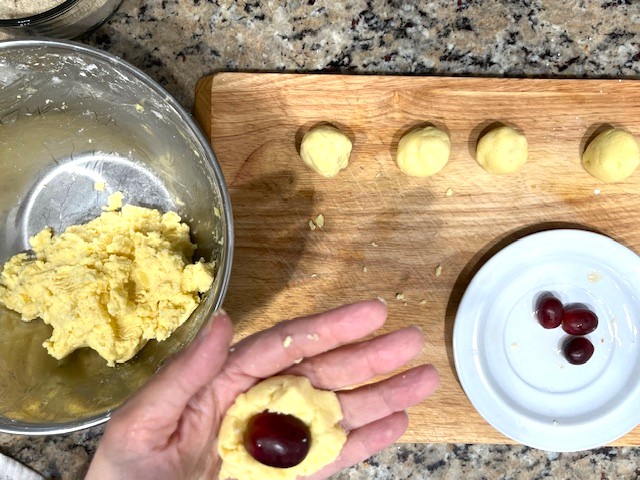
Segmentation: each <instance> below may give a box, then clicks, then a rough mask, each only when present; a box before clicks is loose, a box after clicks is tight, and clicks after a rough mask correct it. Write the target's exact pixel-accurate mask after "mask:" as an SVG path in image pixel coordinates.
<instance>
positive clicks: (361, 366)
mask: <svg viewBox="0 0 640 480" xmlns="http://www.w3.org/2000/svg"><path fill="white" fill-rule="evenodd" d="M386 317H387V308H386V305H385V304H384V303H382V302H380V301H365V302H360V303H356V304H353V305H347V306H344V307H340V308H338V309H335V310H332V311H328V312H325V313H320V314H318V315H312V316H309V317H305V318H300V319H295V320H290V321H286V322H282V323H279V324H277V325H275V326H274V327H272V328H270V329H267V330H264V331H262V332H258V333H256V334H254V335H251V336H249V337H247V338H245V339H244V340H242V341H240V342H239V343H238V344H236V345H235V347H234V348H233V349H231V351H230V349H229V345H230V343H231V340H232V336H233V327H232V324H231V320H230V319H229V317H228V316H227V315H226V314H225V313H224V312H218V313H217V314H216V315H215V316H214V317H213V318H212V319H211V320H210V321H209V323H208V324H207V325H206V326H205V327H203V329H202V331H201V332H200V333H199V335H198V337H197V338H196V339H195V340H194V342H193V343H192V344H191V345H190V346H189V347H188V348H186V349H185V350H184V351H183V352H181V353H179V354H178V355H176V356H175V357H174V358H172V359H171V360H170V361H169V362H167V364H166V365H165V366H164V367H162V368H161V369H160V370H159V371H158V372H157V373H156V375H155V376H154V377H153V378H152V379H151V380H150V381H149V382H148V383H147V384H146V385H145V386H144V387H143V388H142V389H141V390H140V391H139V392H138V393H137V394H136V395H134V396H133V397H132V398H131V399H129V400H128V401H127V402H125V404H124V405H123V406H122V407H120V408H119V409H118V410H116V411H115V412H114V413H113V415H112V417H111V420H110V421H109V423H108V425H107V428H106V430H105V433H104V436H103V437H102V440H101V442H100V444H99V446H98V450H97V451H96V454H95V457H94V459H93V461H92V463H91V466H90V468H89V472H88V474H87V477H86V478H87V480H93V479H99V480H111V479H125V478H127V479H128V478H152V479H154V480H162V479H171V480H173V479H181V480H182V479H217V478H218V472H219V470H220V465H221V459H220V457H219V455H218V453H217V445H216V443H217V435H218V430H219V428H220V424H221V422H222V418H223V417H224V414H225V412H226V411H227V409H228V408H229V407H230V406H231V404H232V403H233V402H234V401H235V399H236V397H237V396H238V395H240V394H241V393H243V392H245V391H246V390H248V389H249V388H251V387H252V386H253V385H255V384H256V383H258V382H259V381H261V380H263V379H265V378H268V377H271V376H274V375H279V374H292V375H303V376H306V377H307V378H309V380H310V381H311V383H312V384H313V386H315V387H316V388H320V389H324V390H335V391H336V393H337V395H338V399H339V400H340V404H341V406H342V411H343V414H344V419H343V421H342V425H343V427H344V428H345V430H347V431H348V432H349V435H348V437H347V442H346V443H345V445H344V447H343V449H342V452H341V454H340V456H339V457H338V459H336V461H335V462H333V463H331V464H330V465H327V466H326V467H325V468H323V469H322V470H321V471H320V472H318V473H316V474H314V475H312V476H311V477H306V478H307V480H320V479H323V478H327V477H328V476H330V475H331V474H333V473H335V472H337V471H338V470H341V469H343V468H345V467H348V466H350V465H354V464H356V463H358V462H360V461H363V460H365V459H367V458H368V457H370V456H371V455H373V454H374V453H376V452H378V451H380V450H382V449H383V448H385V447H387V446H388V445H390V444H392V443H393V442H395V441H396V440H397V439H398V438H399V437H400V436H401V435H402V434H403V433H404V431H405V429H406V428H407V425H408V417H407V415H406V413H405V412H404V410H405V409H406V408H408V407H409V406H411V405H414V404H416V403H419V402H421V401H422V400H424V399H425V398H426V397H428V396H429V395H430V394H431V393H433V391H434V390H435V389H436V387H437V385H438V374H437V372H436V370H435V368H434V367H433V366H431V365H420V366H417V367H414V368H412V369H409V370H407V371H405V372H403V373H402V374H398V375H395V376H393V377H390V378H387V379H385V380H382V381H380V382H377V383H373V384H370V385H365V386H361V387H357V388H354V389H351V390H341V389H344V388H347V387H350V386H352V385H355V384H359V383H361V382H365V381H367V380H369V379H371V378H373V377H375V376H377V375H382V374H385V373H389V372H391V371H393V370H395V369H397V368H399V367H402V366H403V365H405V364H406V363H407V362H408V361H410V360H411V359H412V358H414V357H415V356H417V355H418V354H419V353H420V351H421V350H422V347H423V344H424V340H423V338H422V333H421V332H420V330H419V329H418V328H416V327H407V328H403V329H400V330H397V331H395V332H392V333H389V334H386V335H381V336H378V337H375V338H373V339H371V340H366V341H360V342H358V343H354V342H356V341H357V340H361V339H362V338H363V337H365V336H367V335H369V334H370V333H372V332H374V331H375V330H377V329H378V328H379V327H381V326H382V325H383V324H384V322H385V320H386ZM313 333H316V334H317V336H314V335H312V334H313ZM287 337H291V338H292V339H293V342H292V343H291V345H290V346H289V347H288V348H285V346H284V340H285V338H287ZM300 358H303V360H302V361H301V362H300V363H296V361H298V360H299V359H300ZM347 366H348V367H347ZM363 405H367V408H362V406H363Z"/></svg>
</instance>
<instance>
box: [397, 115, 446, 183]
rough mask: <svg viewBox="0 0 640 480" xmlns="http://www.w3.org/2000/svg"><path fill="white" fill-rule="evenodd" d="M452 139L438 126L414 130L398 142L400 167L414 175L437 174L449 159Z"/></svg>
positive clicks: (426, 175)
mask: <svg viewBox="0 0 640 480" xmlns="http://www.w3.org/2000/svg"><path fill="white" fill-rule="evenodd" d="M450 153H451V139H450V138H449V135H447V133H446V132H443V131H442V130H440V129H438V128H436V127H426V128H419V129H415V130H412V131H411V132H409V133H407V134H405V135H404V136H403V137H402V138H401V139H400V143H398V154H397V156H396V162H397V163H398V167H400V170H402V171H403V172H404V173H406V174H407V175H410V176H412V177H430V176H431V175H435V174H436V173H438V172H439V171H440V170H442V169H443V168H444V166H445V165H446V164H447V162H448V161H449V154H450Z"/></svg>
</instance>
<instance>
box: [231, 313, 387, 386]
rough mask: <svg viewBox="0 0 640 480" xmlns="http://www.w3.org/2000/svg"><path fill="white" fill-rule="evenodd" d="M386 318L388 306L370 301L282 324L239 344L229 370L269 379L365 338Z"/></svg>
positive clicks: (233, 354)
mask: <svg viewBox="0 0 640 480" xmlns="http://www.w3.org/2000/svg"><path fill="white" fill-rule="evenodd" d="M386 318H387V306H386V304H385V303H384V302H383V301H381V300H368V301H364V302H358V303H354V304H351V305H345V306H343V307H339V308H336V309H335V310H329V311H327V312H323V313H319V314H316V315H311V316H309V317H303V318H298V319H294V320H289V321H286V322H282V323H279V324H277V325H275V326H273V327H271V328H269V329H267V330H264V331H262V332H258V333H255V334H253V335H251V336H249V337H247V338H245V339H243V340H241V341H240V342H238V343H237V344H236V345H235V347H234V349H233V351H232V352H231V353H230V355H229V357H228V360H227V365H226V367H227V368H228V369H230V370H232V371H233V372H234V373H240V374H244V375H246V376H249V377H253V378H267V377H270V376H272V375H275V374H277V373H279V372H281V371H282V370H284V369H286V368H288V367H290V366H291V365H293V364H295V363H296V362H298V361H300V360H302V359H303V358H305V357H312V356H314V355H318V354H320V353H323V352H326V351H328V350H331V349H333V348H336V347H338V346H340V345H343V344H345V343H350V342H353V341H355V340H358V339H360V338H362V337H365V336H366V335H368V334H370V333H371V332H373V331H375V330H377V329H378V328H380V327H381V326H382V325H383V324H384V322H385V320H386ZM249 386H250V385H249ZM247 388H248V387H247Z"/></svg>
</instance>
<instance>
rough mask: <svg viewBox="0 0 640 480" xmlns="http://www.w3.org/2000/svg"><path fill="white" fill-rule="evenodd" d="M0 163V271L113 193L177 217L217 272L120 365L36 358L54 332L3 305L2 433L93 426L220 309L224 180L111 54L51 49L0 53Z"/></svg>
mask: <svg viewBox="0 0 640 480" xmlns="http://www.w3.org/2000/svg"><path fill="white" fill-rule="evenodd" d="M0 152H1V153H2V155H1V156H0V162H2V172H3V174H2V176H0V229H1V230H0V262H2V264H5V262H7V261H8V260H9V259H10V258H11V257H12V256H13V255H15V254H17V253H19V252H25V251H28V250H29V249H30V247H31V245H30V243H29V239H30V237H32V236H33V235H35V234H37V233H38V232H40V231H41V230H43V229H44V228H45V227H50V228H51V229H53V231H54V232H55V233H60V232H63V231H64V230H65V229H66V228H67V227H69V226H72V225H78V224H85V223H86V222H89V221H90V220H92V219H94V218H96V217H99V216H100V215H101V214H102V213H103V206H104V205H105V204H107V199H108V197H109V196H110V195H113V194H114V193H115V192H121V193H122V194H123V196H124V202H125V203H127V204H131V205H136V206H140V207H148V208H152V209H157V210H159V211H161V212H170V211H174V212H177V214H178V215H179V216H180V217H181V218H182V220H183V221H184V222H186V223H187V224H188V225H189V227H190V237H191V242H193V243H195V244H196V245H197V250H196V251H195V254H194V261H195V260H197V259H199V258H203V259H204V261H206V262H214V263H215V276H214V280H213V284H212V287H211V289H210V290H208V291H207V292H206V293H204V294H202V295H201V297H200V298H199V304H198V306H197V307H196V308H195V310H194V312H193V314H192V315H191V316H190V317H189V319H188V320H186V322H185V323H184V324H182V326H180V327H178V328H177V330H175V332H174V333H173V334H172V335H171V336H170V337H169V338H168V339H166V340H164V341H161V342H157V341H155V340H152V341H149V342H148V343H147V344H146V346H144V348H142V350H141V351H140V352H139V353H138V354H137V355H136V356H135V357H133V358H132V359H131V360H129V361H127V362H125V363H121V364H117V365H116V366H115V367H110V366H107V362H106V361H105V360H104V359H103V358H102V357H100V356H99V355H98V354H97V353H96V352H95V351H93V350H91V349H88V348H80V349H78V350H75V351H74V352H73V353H71V354H70V355H68V356H66V357H64V358H62V359H61V360H56V359H55V358H53V357H52V356H50V355H49V354H48V353H47V351H46V350H45V348H43V342H44V341H45V340H47V339H48V338H49V337H50V336H51V333H52V330H51V327H50V326H48V325H46V324H45V323H44V322H43V321H41V320H39V319H35V320H32V321H30V322H28V323H27V322H24V321H22V320H21V317H20V315H19V314H18V313H16V312H14V311H12V310H9V309H7V308H5V307H4V306H1V307H0V325H1V327H2V328H1V330H2V333H1V334H0V345H1V346H2V348H0V392H2V395H0V431H2V432H9V433H28V434H50V433H61V432H70V431H74V430H78V429H81V428H85V427H88V426H91V425H96V424H99V423H102V422H104V421H106V420H107V419H108V417H109V412H110V411H111V410H113V409H114V408H115V407H117V406H118V405H120V404H121V403H122V402H123V401H124V400H125V399H126V398H128V397H129V396H130V395H131V394H132V393H133V392H134V391H136V389H138V388H139V387H140V386H141V385H142V384H143V383H144V382H145V381H146V380H147V379H148V378H149V376H150V375H151V374H153V372H155V371H156V370H157V368H158V367H159V366H160V365H161V364H162V362H163V361H164V360H165V359H166V358H167V357H168V356H170V355H172V354H173V353H175V352H177V351H179V350H180V349H181V348H183V347H184V346H186V345H187V344H188V343H189V342H190V341H191V340H192V339H193V337H194V336H195V335H196V333H197V331H198V330H199V329H200V327H201V326H202V324H203V323H204V321H205V320H206V319H207V318H208V317H209V316H210V314H211V313H212V312H213V311H214V310H215V309H217V308H218V307H220V305H221V304H222V301H223V298H224V294H225V292H226V289H227V285H228V280H229V274H230V267H231V259H232V251H233V225H232V215H231V206H230V203H229V197H228V192H227V189H226V186H225V184H224V179H223V176H222V173H221V170H220V168H219V165H218V163H217V160H216V158H215V156H214V153H213V151H212V150H211V147H210V146H209V145H208V143H207V141H206V139H205V137H204V135H203V134H202V133H201V132H200V130H199V129H198V127H197V125H196V124H195V122H194V121H193V120H192V118H191V117H190V115H189V114H188V113H187V112H185V110H184V109H183V108H182V107H181V106H180V105H179V104H178V103H177V101H176V100H175V99H173V98H172V97H171V96H170V95H169V94H168V93H167V92H166V91H165V90H164V89H162V88H161V87H160V86H158V85H157V84H156V83H154V82H153V80H151V79H150V78H149V77H147V76H146V75H144V74H143V73H141V72H140V71H138V70H136V69H135V68H133V67H131V66H129V65H127V64H126V63H124V62H123V61H121V60H120V59H118V58H116V57H113V56H111V55H109V54H106V53H103V52H100V51H98V50H95V49H92V48H89V47H86V46H82V45H79V44H75V43H72V42H64V41H54V40H34V39H29V40H15V41H8V42H0ZM123 211H124V210H123ZM71 301H73V299H71Z"/></svg>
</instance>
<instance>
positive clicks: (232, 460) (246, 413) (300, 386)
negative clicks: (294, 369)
mask: <svg viewBox="0 0 640 480" xmlns="http://www.w3.org/2000/svg"><path fill="white" fill-rule="evenodd" d="M264 411H269V412H274V413H282V414H287V415H293V416H294V417H297V418H298V419H300V420H301V421H302V422H304V423H305V424H306V425H307V426H308V427H309V430H310V432H311V446H310V449H309V453H308V454H307V456H306V457H305V458H304V460H303V461H302V462H301V463H299V464H298V465H295V466H293V467H289V468H276V467H270V466H267V465H264V464H262V463H260V462H259V461H257V460H256V459H254V458H253V457H252V456H251V455H250V454H249V452H248V451H247V449H246V448H245V446H244V435H245V431H246V429H247V425H248V423H249V420H250V419H251V418H252V417H253V416H254V415H257V414H259V413H262V412H264ZM341 420H342V409H341V407H340V402H339V400H338V397H337V395H336V394H335V393H334V392H329V391H324V390H318V389H316V388H314V387H313V386H312V385H311V382H309V379H307V378H306V377H298V376H293V375H281V376H278V377H271V378H268V379H266V380H263V381H262V382H260V383H258V384H257V385H255V386H254V387H253V388H251V389H250V390H249V391H247V392H245V393H243V394H241V395H240V396H239V397H238V398H237V399H236V401H235V403H234V404H233V405H232V406H231V407H230V408H229V410H228V411H227V413H226V415H225V417H224V419H223V421H222V425H221V427H220V433H219V435H218V452H219V453H220V457H221V458H222V468H221V471H220V480H225V479H236V480H256V479H260V480H295V479H296V478H298V477H299V476H301V477H306V476H308V475H312V474H313V473H315V472H317V471H319V470H320V469H321V468H322V467H324V466H325V465H328V464H329V463H331V462H333V461H334V460H335V459H336V458H337V457H338V455H339V454H340V451H341V450H342V446H343V445H344V443H345V441H346V439H347V434H346V432H345V431H344V430H343V429H342V427H341V425H340V421H341Z"/></svg>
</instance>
